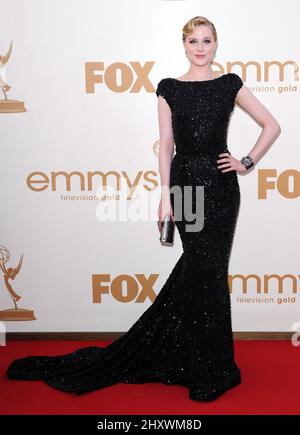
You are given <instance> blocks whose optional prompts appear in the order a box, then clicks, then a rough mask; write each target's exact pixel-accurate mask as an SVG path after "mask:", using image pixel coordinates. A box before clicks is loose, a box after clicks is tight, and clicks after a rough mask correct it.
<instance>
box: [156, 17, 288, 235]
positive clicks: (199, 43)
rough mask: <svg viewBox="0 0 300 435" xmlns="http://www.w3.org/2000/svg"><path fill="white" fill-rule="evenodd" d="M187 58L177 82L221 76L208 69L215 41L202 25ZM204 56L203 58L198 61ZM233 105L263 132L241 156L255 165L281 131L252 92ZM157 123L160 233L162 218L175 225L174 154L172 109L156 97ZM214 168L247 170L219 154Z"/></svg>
mask: <svg viewBox="0 0 300 435" xmlns="http://www.w3.org/2000/svg"><path fill="white" fill-rule="evenodd" d="M183 46H184V49H185V51H186V56H187V58H188V60H189V62H190V68H189V70H188V72H187V73H186V74H184V75H183V76H181V77H178V80H183V81H189V80H191V81H194V80H198V81H201V80H211V79H214V78H215V77H218V76H220V75H222V74H216V73H215V72H214V71H213V70H212V68H211V62H212V61H213V58H214V54H215V50H216V49H217V46H218V42H217V41H215V40H214V37H213V32H212V30H211V29H210V27H209V26H206V25H203V24H201V25H200V26H196V28H195V29H194V31H193V33H192V34H190V35H189V36H188V37H187V38H186V40H185V41H184V42H183ZM197 55H204V57H202V58H201V57H197ZM235 104H237V105H238V106H240V107H241V108H242V109H243V110H244V111H245V112H247V113H248V114H249V115H250V116H251V117H252V118H253V119H254V120H255V121H256V122H257V123H258V124H259V125H260V126H261V128H262V131H261V133H260V135H259V137H258V139H257V141H256V143H255V145H254V146H253V147H252V149H251V150H250V151H249V152H248V153H247V154H243V155H250V156H251V157H252V159H253V161H254V164H256V163H257V162H258V161H259V160H260V159H261V157H262V156H263V155H264V153H265V152H266V151H267V149H268V148H269V147H270V146H271V145H272V144H273V142H274V141H275V139H276V138H277V137H278V136H279V135H280V133H281V128H280V125H279V123H278V121H277V120H276V119H275V118H274V116H273V115H272V114H271V113H270V112H269V110H268V109H267V108H266V107H265V106H264V105H263V104H262V103H261V102H260V101H259V100H258V99H257V98H256V97H255V96H254V94H253V93H252V91H251V90H250V89H249V88H248V87H247V86H245V85H243V86H242V87H241V88H240V90H239V91H238V93H237V95H236V99H235ZM158 121H159V136H160V147H159V171H160V179H161V190H162V193H161V200H160V203H159V206H158V211H157V213H158V218H159V222H158V229H159V231H161V228H162V224H161V222H162V221H163V219H164V217H165V216H166V215H168V216H171V219H172V220H173V221H174V215H173V210H172V205H171V201H170V194H169V192H170V190H169V189H170V188H169V186H170V168H171V162H172V158H173V154H174V137H173V129H172V120H171V109H170V107H169V105H168V103H167V102H166V100H165V99H164V98H163V97H162V96H161V95H159V97H158ZM218 157H219V159H218V160H217V161H216V162H217V168H218V169H219V170H220V171H221V172H224V173H225V172H229V171H237V173H239V174H245V173H247V172H249V171H251V169H253V168H251V169H250V170H247V169H246V168H245V166H244V165H243V164H242V163H241V162H240V158H236V157H234V156H233V155H232V154H229V153H222V154H219V156H218Z"/></svg>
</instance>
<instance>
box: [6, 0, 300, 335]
mask: <svg viewBox="0 0 300 435" xmlns="http://www.w3.org/2000/svg"><path fill="white" fill-rule="evenodd" d="M299 12H300V6H299V2H296V1H291V0H288V1H286V2H285V3H284V9H282V2H279V1H271V0H267V1H264V2H259V1H257V0H255V1H252V2H251V4H249V5H248V6H247V15H245V12H244V10H243V9H242V8H241V4H240V2H238V1H237V0H230V1H226V2H223V1H214V2H213V4H211V5H210V6H208V5H207V4H205V3H204V2H199V1H163V0H161V1H159V0H140V1H135V0H127V1H122V0H118V1H111V0H110V1H104V0H103V1H102V0H84V1H83V0H76V1H74V0H72V1H71V0H51V1H50V0H44V1H39V0H26V1H18V0H11V1H10V2H6V3H3V4H2V5H1V33H0V54H1V56H0V147H1V154H0V169H1V170H0V180H1V193H0V202H1V215H0V216H1V217H0V219H1V226H0V245H1V246H0V266H1V269H0V322H1V324H2V327H3V325H5V328H6V330H7V331H11V332H23V331H24V332H26V331H27V332H29V331H36V332H42V331H52V332H56V331H57V332H60V331H99V332H102V331H126V330H127V329H128V328H129V327H130V326H131V325H132V324H133V323H134V322H135V321H136V320H137V319H138V317H140V315H141V314H142V313H143V312H144V311H145V310H146V309H147V308H148V307H149V306H150V305H151V304H152V303H153V302H154V300H155V298H156V296H157V295H158V294H159V292H160V290H161V288H162V287H163V285H164V283H165V281H166V279H167V277H168V276H169V274H170V273H171V271H172V269H173V267H174V265H175V263H176V262H177V261H178V259H179V258H180V256H181V254H182V245H181V241H180V238H179V233H178V232H177V230H176V232H175V244H174V246H172V247H166V246H162V245H161V244H160V241H159V233H158V229H157V224H156V219H157V214H156V213H157V206H158V202H159V198H160V178H159V165H158V151H159V129H158V115H157V96H156V94H155V89H156V86H157V83H158V82H159V81H160V80H161V79H162V78H164V77H179V76H181V75H182V74H184V73H185V72H186V71H187V70H188V68H189V63H188V61H187V59H186V57H185V54H184V49H183V46H182V41H181V37H182V33H181V31H182V27H183V26H184V24H185V23H186V22H187V21H188V20H189V19H190V18H192V17H194V16H197V15H201V16H204V17H207V18H208V19H210V20H211V21H212V22H213V23H214V24H215V26H216V29H217V32H218V38H219V46H218V50H217V55H216V57H215V59H214V64H213V69H214V70H215V71H219V72H220V73H227V72H235V73H236V74H238V75H239V76H240V77H241V79H242V80H243V81H244V83H245V85H246V86H248V87H249V88H250V89H251V90H252V92H253V93H254V95H255V96H256V97H257V98H258V99H259V100H260V101H261V102H262V103H263V104H265V105H266V107H267V108H268V109H269V110H270V111H271V113H273V115H274V116H275V118H276V119H278V121H279V123H280V125H281V128H282V133H281V135H280V137H279V138H278V139H277V140H276V142H275V143H274V144H273V146H272V147H271V148H270V149H269V151H268V152H267V153H266V154H265V155H264V156H263V158H262V159H261V160H260V162H259V163H258V164H257V166H256V168H255V170H253V171H251V172H250V173H248V174H247V175H246V176H241V175H239V183H240V188H241V207H240V213H239V218H238V224H237V228H236V235H235V240H234V245H233V249H232V255H231V260H230V270H229V272H230V274H229V277H228V278H229V288H230V292H231V301H232V319H233V329H234V331H261V332H263V331H274V332H275V331H292V330H296V329H297V328H298V327H299V325H300V299H299V289H300V283H299V280H300V275H299V273H300V270H299V242H300V237H299V212H300V204H299V196H300V170H299V162H300V144H299V95H300V94H299V73H298V67H299V59H300V58H299V44H298V41H299V36H300V35H299V33H300V30H299V23H298V17H299ZM283 18H284V19H283ZM260 132H261V127H260V126H259V125H257V123H256V122H255V121H254V120H253V119H252V118H251V117H250V116H249V115H248V114H247V113H246V112H245V111H243V110H242V109H241V108H239V107H238V106H236V107H235V109H234V112H233V115H232V118H231V124H230V128H229V133H228V147H229V149H230V151H231V153H232V155H234V156H235V157H237V158H239V159H240V158H241V157H242V156H244V155H246V154H247V153H248V152H249V151H250V149H251V148H252V147H253V146H254V144H255V142H256V140H257V138H258V136H259V134H260ZM187 285H188V282H187Z"/></svg>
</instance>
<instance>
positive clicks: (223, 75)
mask: <svg viewBox="0 0 300 435" xmlns="http://www.w3.org/2000/svg"><path fill="white" fill-rule="evenodd" d="M228 74H229V73H227V74H222V75H221V76H219V77H215V78H214V79H209V80H179V79H175V78H173V80H176V81H177V82H181V83H206V82H214V81H215V80H218V79H221V78H222V77H225V76H226V75H228Z"/></svg>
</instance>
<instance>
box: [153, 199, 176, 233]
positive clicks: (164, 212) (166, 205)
mask: <svg viewBox="0 0 300 435" xmlns="http://www.w3.org/2000/svg"><path fill="white" fill-rule="evenodd" d="M157 216H158V219H159V222H157V225H158V231H159V232H161V230H162V222H163V220H164V218H165V217H166V216H170V217H171V219H172V221H173V222H174V215H173V209H172V204H171V200H170V199H165V198H161V200H160V202H159V206H158V209H157Z"/></svg>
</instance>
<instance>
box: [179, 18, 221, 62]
mask: <svg viewBox="0 0 300 435" xmlns="http://www.w3.org/2000/svg"><path fill="white" fill-rule="evenodd" d="M183 45H184V48H185V50H186V55H187V58H188V60H189V61H190V62H191V63H193V64H195V65H206V64H210V63H211V62H212V61H213V58H214V54H215V50H216V48H217V45H218V44H217V42H215V41H214V37H213V34H212V31H211V28H210V27H209V26H206V25H205V24H201V25H199V26H196V27H195V29H194V31H193V33H192V34H190V35H189V36H187V38H186V40H185V42H184V43H183Z"/></svg>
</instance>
